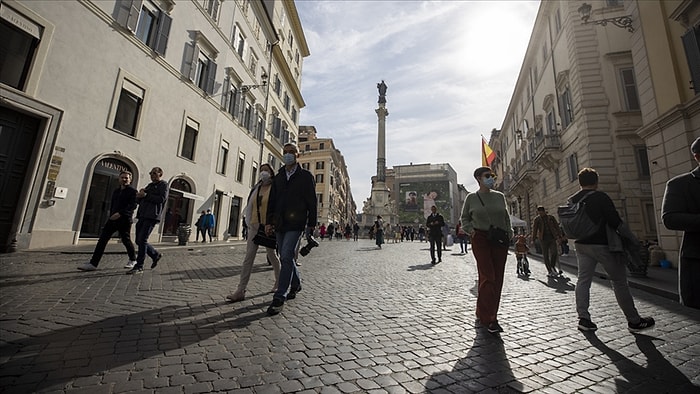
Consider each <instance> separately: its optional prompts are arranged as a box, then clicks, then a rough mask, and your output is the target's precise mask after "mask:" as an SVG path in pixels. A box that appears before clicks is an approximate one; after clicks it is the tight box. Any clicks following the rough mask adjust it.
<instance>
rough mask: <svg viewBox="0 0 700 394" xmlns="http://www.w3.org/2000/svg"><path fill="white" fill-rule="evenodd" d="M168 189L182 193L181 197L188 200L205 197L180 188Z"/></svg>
mask: <svg viewBox="0 0 700 394" xmlns="http://www.w3.org/2000/svg"><path fill="white" fill-rule="evenodd" d="M170 191H171V192H177V193H180V194H182V197H185V198H188V199H190V200H200V201H204V200H206V198H204V197H202V196H198V195H196V194H192V193H188V192H183V191H182V190H177V189H170Z"/></svg>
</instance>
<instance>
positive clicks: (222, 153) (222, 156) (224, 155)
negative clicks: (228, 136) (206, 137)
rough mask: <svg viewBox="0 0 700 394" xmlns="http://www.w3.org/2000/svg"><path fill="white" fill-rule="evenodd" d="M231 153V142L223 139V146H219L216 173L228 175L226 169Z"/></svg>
mask: <svg viewBox="0 0 700 394" xmlns="http://www.w3.org/2000/svg"><path fill="white" fill-rule="evenodd" d="M229 152H230V144H229V142H228V141H226V140H224V139H222V140H221V144H219V155H218V157H217V158H216V173H217V174H220V175H226V167H227V164H228V154H229Z"/></svg>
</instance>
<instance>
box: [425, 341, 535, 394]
mask: <svg viewBox="0 0 700 394" xmlns="http://www.w3.org/2000/svg"><path fill="white" fill-rule="evenodd" d="M523 387H524V386H523V385H522V384H520V383H518V381H517V380H516V379H515V376H514V375H513V371H512V368H511V366H510V362H509V361H508V356H507V355H506V351H505V349H504V346H503V340H501V338H500V336H499V335H494V334H490V333H489V332H488V331H487V330H486V328H483V327H477V328H476V336H475V338H474V343H473V344H472V347H471V348H470V349H469V351H468V352H467V355H466V357H464V358H463V359H460V360H458V361H457V363H456V364H455V366H454V368H453V369H452V371H449V372H447V371H443V372H439V373H435V374H433V375H432V376H431V377H430V379H429V380H428V381H427V382H426V389H427V390H428V391H429V392H433V391H435V392H438V391H439V392H450V393H474V392H482V391H484V390H486V392H497V393H518V392H521V391H522V389H523ZM489 389H490V391H489Z"/></svg>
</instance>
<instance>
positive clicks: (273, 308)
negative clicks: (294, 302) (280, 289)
mask: <svg viewBox="0 0 700 394" xmlns="http://www.w3.org/2000/svg"><path fill="white" fill-rule="evenodd" d="M282 308H284V300H280V299H279V298H273V299H272V304H270V306H269V307H268V308H267V314H268V315H269V316H274V315H276V314H278V313H280V312H282Z"/></svg>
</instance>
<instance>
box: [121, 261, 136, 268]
mask: <svg viewBox="0 0 700 394" xmlns="http://www.w3.org/2000/svg"><path fill="white" fill-rule="evenodd" d="M135 265H136V260H131V261H129V262H128V263H126V265H125V266H124V268H134V266H135Z"/></svg>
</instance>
